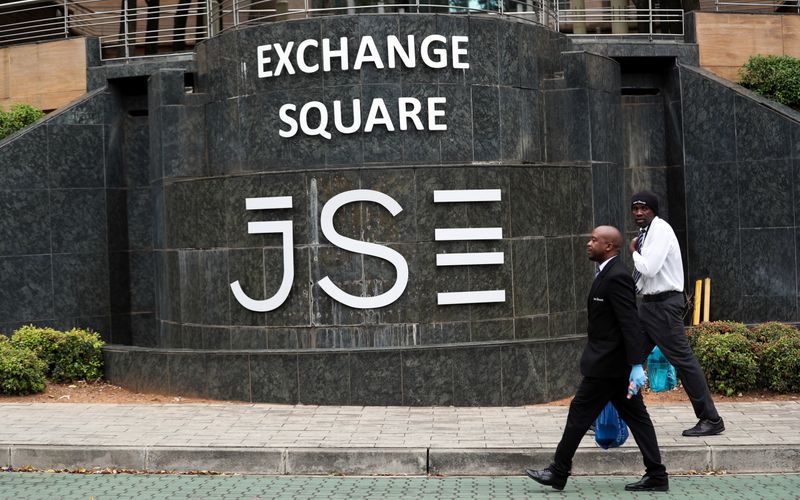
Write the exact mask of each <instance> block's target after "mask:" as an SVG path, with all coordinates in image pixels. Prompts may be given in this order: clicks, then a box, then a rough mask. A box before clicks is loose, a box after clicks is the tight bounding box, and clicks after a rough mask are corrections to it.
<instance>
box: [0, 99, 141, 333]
mask: <svg viewBox="0 0 800 500" xmlns="http://www.w3.org/2000/svg"><path fill="white" fill-rule="evenodd" d="M133 109H140V110H141V109H144V111H145V113H146V106H142V105H141V104H140V103H138V104H137V103H136V101H135V99H132V98H130V97H124V96H123V95H122V94H121V93H120V92H119V91H118V90H117V89H115V88H114V87H113V85H111V86H109V87H105V88H102V89H99V90H95V91H92V92H91V93H89V94H87V95H86V96H85V97H84V98H82V99H81V100H80V101H78V102H76V103H74V104H73V105H72V106H70V107H68V108H65V109H64V110H61V111H59V112H57V113H55V114H52V115H50V116H48V117H47V118H46V119H44V120H43V121H41V122H39V123H38V124H36V125H34V126H33V127H32V128H31V129H28V130H27V131H26V132H25V133H23V134H20V135H17V136H15V137H12V138H9V139H7V140H6V141H4V142H3V144H2V145H0V165H2V166H3V168H2V170H0V176H1V177H0V186H2V195H3V196H2V201H0V212H1V213H2V217H0V238H1V239H2V241H3V243H2V244H1V245H2V249H1V250H0V251H1V253H2V255H0V262H2V264H1V265H2V266H3V270H4V272H3V273H2V275H0V289H1V290H2V292H0V294H2V296H0V317H1V318H2V319H1V320H0V321H1V322H2V323H0V328H1V329H2V332H3V333H5V334H11V333H12V332H13V331H14V330H15V329H16V328H18V327H19V326H21V325H23V324H31V323H32V324H37V325H42V326H53V327H56V328H61V329H69V328H72V327H75V326H78V327H83V328H91V329H94V330H96V331H98V332H100V333H101V334H102V336H103V339H104V340H106V341H107V342H113V343H123V344H124V343H130V342H131V334H132V332H137V333H139V334H141V333H144V332H149V331H152V330H153V328H154V326H155V324H154V321H153V318H154V316H153V311H154V304H153V299H152V296H153V280H152V275H153V264H152V253H151V250H152V241H151V240H152V238H151V236H150V233H151V232H152V218H151V217H150V209H149V205H150V202H149V198H150V190H149V188H148V176H147V165H148V155H147V148H148V136H147V127H146V124H145V126H144V127H142V118H141V117H134V116H131V115H130V113H129V111H131V110H133ZM144 120H145V122H146V118H144Z"/></svg>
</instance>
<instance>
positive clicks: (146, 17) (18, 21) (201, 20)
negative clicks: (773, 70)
mask: <svg viewBox="0 0 800 500" xmlns="http://www.w3.org/2000/svg"><path fill="white" fill-rule="evenodd" d="M656 1H657V0H656ZM705 1H709V0H705ZM716 1H720V0H716ZM791 1H792V2H794V3H795V4H796V3H797V1H798V0H791ZM628 2H634V3H630V4H629V3H628ZM640 2H644V5H642V4H641V3H640ZM653 2H654V0H49V1H48V0H17V1H13V2H8V3H4V4H0V47H2V46H5V45H11V44H16V43H26V42H34V41H42V40H52V39H57V38H69V37H72V36H93V37H97V38H98V39H99V40H100V51H101V58H102V59H104V60H109V59H118V58H125V59H129V58H136V57H151V56H156V55H166V54H175V53H180V52H186V51H191V50H192V49H193V47H194V45H195V44H196V43H197V42H199V41H202V40H204V39H206V38H208V37H209V36H213V35H215V34H217V33H220V32H222V31H224V30H227V29H231V28H235V27H237V26H242V25H247V24H253V23H265V22H273V21H283V20H289V19H301V18H302V19H304V18H309V17H320V16H330V15H337V14H359V13H413V14H416V13H451V14H454V13H455V14H464V15H481V16H496V15H502V16H507V17H512V18H516V19H520V20H522V21H525V22H530V23H535V24H538V25H542V26H546V27H548V28H551V29H553V30H558V31H561V32H562V33H566V34H569V35H572V36H598V35H600V36H605V35H613V36H640V37H641V36H649V37H651V38H652V37H654V36H659V35H677V36H681V35H682V34H683V11H682V10H681V9H661V8H658V6H657V5H654V3H653ZM609 3H610V4H611V7H609V6H608V4H609Z"/></svg>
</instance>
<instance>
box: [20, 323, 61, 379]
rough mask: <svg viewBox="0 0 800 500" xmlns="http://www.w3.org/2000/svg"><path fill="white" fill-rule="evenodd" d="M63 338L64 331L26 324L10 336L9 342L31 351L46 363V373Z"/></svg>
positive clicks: (51, 369) (49, 371)
mask: <svg viewBox="0 0 800 500" xmlns="http://www.w3.org/2000/svg"><path fill="white" fill-rule="evenodd" d="M63 340H64V333H63V332H59V331H58V330H55V329H53V328H40V327H38V326H33V325H26V326H23V327H21V328H20V329H18V330H17V331H15V332H14V334H13V335H12V336H11V343H13V344H14V345H15V346H17V347H24V348H26V349H30V350H31V351H33V353H34V354H36V356H38V357H39V359H41V360H42V361H44V362H45V364H46V365H47V375H48V376H49V375H50V373H51V372H52V371H53V366H54V365H55V363H56V359H57V358H58V350H59V349H60V348H61V344H62V342H63Z"/></svg>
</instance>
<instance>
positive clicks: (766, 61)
mask: <svg viewBox="0 0 800 500" xmlns="http://www.w3.org/2000/svg"><path fill="white" fill-rule="evenodd" d="M739 77H740V78H741V80H740V81H739V84H740V85H741V86H742V87H745V88H748V89H750V90H752V91H754V92H756V93H758V94H761V95H763V96H764V97H767V98H769V99H773V100H775V101H778V102H779V103H781V104H785V105H786V106H789V107H791V108H794V109H797V110H800V59H796V58H794V57H791V56H753V57H751V58H750V59H749V60H748V61H747V62H746V63H745V64H744V66H742V68H741V69H740V70H739Z"/></svg>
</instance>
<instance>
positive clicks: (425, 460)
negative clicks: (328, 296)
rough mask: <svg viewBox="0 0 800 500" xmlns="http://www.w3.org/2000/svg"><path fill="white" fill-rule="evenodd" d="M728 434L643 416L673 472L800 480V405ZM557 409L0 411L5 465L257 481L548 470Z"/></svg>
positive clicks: (602, 463) (616, 459)
mask: <svg viewBox="0 0 800 500" xmlns="http://www.w3.org/2000/svg"><path fill="white" fill-rule="evenodd" d="M718 408H719V411H720V414H721V415H722V416H723V417H724V418H725V426H726V431H725V433H724V434H722V435H719V436H713V437H708V438H685V437H682V436H681V430H683V429H684V428H687V427H690V426H691V425H693V424H694V423H695V417H694V414H693V412H692V410H691V407H690V406H689V405H688V404H687V405H679V406H656V405H653V406H651V407H650V408H649V410H650V413H651V416H652V417H653V420H654V423H655V426H656V431H657V434H658V438H659V443H660V445H661V449H662V454H663V455H664V463H665V464H666V465H667V468H668V469H669V470H670V472H673V473H679V472H690V471H703V470H726V471H728V472H800V401H787V402H765V403H720V404H718ZM566 412H567V408H566V407H556V406H545V405H536V406H526V407H497V408H452V407H353V406H284V405H246V404H243V405H229V404H225V405H198V404H183V405H108V404H106V405H99V404H0V421H1V422H2V424H3V425H2V427H1V428H0V454H5V455H4V456H5V457H6V459H5V460H4V462H5V465H9V466H12V467H21V466H25V465H32V466H34V467H37V468H43V469H47V468H57V469H58V468H77V467H87V468H88V467H116V468H125V469H139V470H216V471H223V472H241V473H262V474H330V473H341V474H412V475H422V474H445V475H472V474H492V475H517V474H520V473H521V471H522V469H523V468H524V467H530V466H535V467H542V466H545V465H547V464H548V463H549V461H550V459H551V458H552V455H553V451H554V450H555V446H556V444H557V443H558V440H559V439H560V437H561V431H562V429H563V425H564V422H565V419H566ZM641 472H642V464H641V456H640V455H639V453H638V450H637V448H636V446H635V444H634V442H633V438H629V439H628V442H626V443H625V445H624V446H622V447H621V448H619V449H616V450H612V451H605V450H601V449H599V448H597V447H596V446H595V445H594V441H593V438H592V437H591V436H587V437H586V438H585V439H584V441H583V443H582V444H581V449H580V450H579V452H578V455H577V457H576V461H575V473H577V474H585V473H591V474H629V475H636V474H639V473H641Z"/></svg>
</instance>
